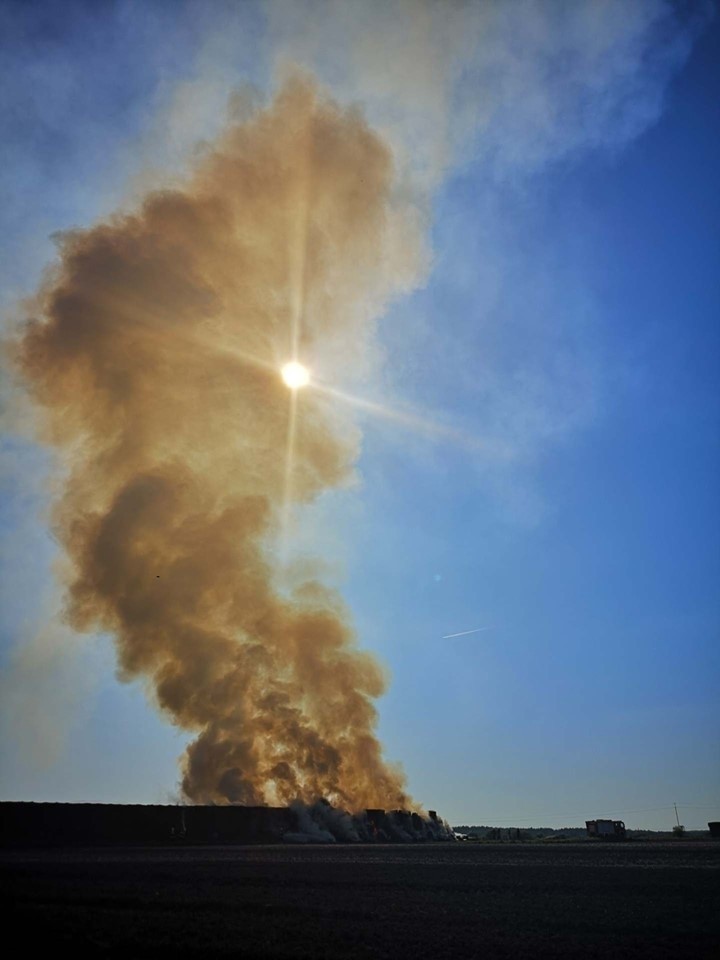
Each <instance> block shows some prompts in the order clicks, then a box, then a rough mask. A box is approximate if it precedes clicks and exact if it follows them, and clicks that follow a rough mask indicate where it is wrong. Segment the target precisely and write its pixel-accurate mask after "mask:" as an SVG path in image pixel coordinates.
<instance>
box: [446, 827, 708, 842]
mask: <svg viewBox="0 0 720 960" xmlns="http://www.w3.org/2000/svg"><path fill="white" fill-rule="evenodd" d="M452 829H453V830H454V831H455V833H456V834H458V835H460V836H462V837H467V839H468V840H496V841H497V840H541V839H556V840H577V839H581V838H585V837H587V830H586V828H585V827H558V828H555V827H490V826H485V825H480V826H477V825H474V826H468V825H467V824H462V825H460V826H457V827H453V828H452ZM627 835H628V837H629V838H634V839H636V840H643V839H645V840H653V839H655V840H662V839H665V838H672V837H673V836H676V834H675V833H674V832H673V830H628V832H627ZM683 836H684V837H687V838H689V839H691V838H695V839H699V838H701V837H708V836H709V831H707V830H685V831H683Z"/></svg>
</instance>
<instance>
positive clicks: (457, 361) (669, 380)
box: [0, 2, 720, 828]
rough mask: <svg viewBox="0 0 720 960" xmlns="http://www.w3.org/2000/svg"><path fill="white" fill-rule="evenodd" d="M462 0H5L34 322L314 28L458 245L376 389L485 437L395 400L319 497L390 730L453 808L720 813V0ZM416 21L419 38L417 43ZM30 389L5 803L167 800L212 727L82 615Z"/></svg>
mask: <svg viewBox="0 0 720 960" xmlns="http://www.w3.org/2000/svg"><path fill="white" fill-rule="evenodd" d="M601 8H603V9H604V11H605V12H604V13H603V14H602V15H600V12H599V11H600V9H601ZM458 9H459V10H460V13H459V14H458V16H457V18H456V21H455V22H453V23H450V25H449V26H447V25H444V24H443V25H441V23H440V21H438V20H437V19H436V17H437V12H436V8H434V7H433V6H432V5H430V6H428V7H427V8H426V7H425V6H424V5H421V4H416V5H412V4H411V5H403V4H398V5H390V6H389V7H388V6H386V5H378V6H377V7H375V6H374V5H373V4H371V3H369V4H367V6H366V7H364V8H363V14H364V15H363V16H359V14H358V12H357V11H358V10H359V7H358V6H357V5H355V6H354V7H353V6H352V5H351V6H344V5H329V6H328V5H320V4H313V3H308V4H304V3H299V4H294V5H291V6H290V7H288V6H287V5H283V4H271V5H269V6H266V5H261V4H258V5H256V4H251V3H243V4H231V3H226V4H225V3H216V4H205V5H200V4H183V5H176V4H163V3H154V4H153V3H151V4H145V5H142V6H140V5H138V4H132V3H108V4H72V3H71V4H67V3H65V4H62V5H60V4H53V3H35V4H14V3H6V4H4V5H3V8H2V13H1V14H0V16H1V17H2V18H3V20H4V24H3V26H4V29H3V30H2V31H1V32H2V35H3V36H4V38H5V39H4V41H3V50H2V57H3V60H4V62H5V64H6V68H7V69H6V72H7V75H8V77H9V78H10V82H9V83H7V84H5V85H3V94H2V120H1V121H0V122H1V123H2V128H3V142H4V147H3V151H4V159H5V161H6V162H5V163H4V164H3V170H4V172H3V174H2V180H1V181H0V185H1V186H2V190H3V194H4V197H5V198H6V199H4V200H3V210H4V214H3V216H4V219H5V223H4V229H3V238H4V239H3V251H2V257H1V258H0V259H1V260H2V262H3V264H4V266H3V276H2V285H3V290H4V295H3V308H4V310H5V311H6V313H7V317H8V319H7V326H8V327H9V328H10V329H12V325H13V323H14V318H15V317H16V316H17V315H18V314H19V313H22V310H21V309H19V308H18V307H17V305H16V304H17V301H18V298H20V297H22V296H26V295H29V294H30V293H32V291H33V289H34V287H35V286H36V284H37V282H38V278H39V276H40V273H41V271H42V269H43V266H44V264H45V263H47V262H48V261H49V259H50V258H51V257H52V256H53V243H52V240H51V239H50V235H51V234H53V233H55V232H56V231H59V230H64V229H68V228H70V227H73V226H85V225H88V224H89V223H92V222H93V221H94V220H96V219H97V218H98V217H101V216H106V215H108V214H109V213H110V212H112V211H113V210H114V209H116V208H117V207H118V206H119V205H121V204H123V203H128V202H131V201H132V198H133V197H135V196H137V195H138V193H140V192H142V190H143V189H144V187H145V185H147V184H156V183H158V182H163V178H166V177H168V176H171V175H172V176H174V175H176V174H177V173H178V171H181V170H182V169H183V165H184V164H185V163H186V162H187V159H186V158H187V156H188V154H189V153H191V151H192V147H193V144H194V143H195V142H196V141H197V140H199V139H202V138H206V137H211V136H212V135H213V134H214V133H215V132H217V130H218V129H220V127H221V126H222V122H223V116H224V104H225V102H226V100H227V96H228V93H229V92H230V91H231V90H232V89H233V88H234V87H237V86H238V84H242V83H250V84H252V85H254V86H255V87H256V88H257V89H258V90H259V91H260V95H261V96H263V95H265V94H266V92H267V91H269V90H272V88H273V85H274V84H275V77H276V69H277V64H278V62H280V61H282V60H283V58H285V59H291V60H295V61H297V62H300V63H301V64H302V65H303V66H304V67H305V68H307V69H310V70H313V71H314V72H316V73H317V74H318V76H319V77H320V80H321V82H323V83H324V84H325V85H326V86H327V87H328V88H329V89H330V92H331V93H332V94H333V95H334V96H336V97H338V99H340V100H343V101H345V100H352V101H353V102H359V103H360V104H361V105H362V106H363V108H364V109H365V111H366V115H367V116H368V119H369V121H370V122H371V123H373V124H374V125H375V126H376V127H378V128H379V129H380V130H381V131H382V132H383V134H384V135H385V136H387V138H388V139H389V141H390V142H391V143H392V144H393V148H394V149H395V151H396V156H397V158H398V168H399V172H400V174H401V175H402V176H403V177H406V178H407V183H408V184H410V187H409V189H412V190H413V191H416V193H417V196H418V198H419V199H418V204H419V208H420V209H421V210H422V212H423V215H424V217H425V222H426V228H427V229H426V236H427V242H428V245H429V249H431V251H432V254H431V266H430V269H429V271H428V273H427V276H426V277H425V278H424V279H422V280H420V281H418V284H417V286H416V289H415V290H413V291H411V292H409V293H408V294H407V296H404V297H402V298H399V299H397V300H396V301H395V302H394V303H392V304H391V305H390V306H389V307H388V309H387V311H386V313H385V316H384V317H383V318H382V320H381V322H380V325H379V331H378V344H377V351H378V354H379V355H380V356H381V357H382V361H381V362H379V363H378V364H377V367H376V370H375V373H374V374H373V376H372V378H371V379H370V380H369V381H368V382H367V383H366V384H364V385H363V384H360V385H355V389H356V391H357V392H362V389H365V390H366V391H367V395H368V396H372V397H377V398H382V399H383V402H386V403H393V404H395V405H400V406H403V407H408V408H412V409H414V410H416V411H421V412H422V415H423V416H425V417H426V418H428V419H431V420H432V421H433V422H436V423H438V424H443V425H446V426H448V427H452V428H457V429H461V430H462V431H463V432H464V433H465V434H466V435H467V436H469V437H472V438H474V439H475V440H478V441H483V443H460V442H457V440H455V439H452V438H451V437H449V436H447V435H443V434H442V432H439V433H433V432H432V431H430V432H419V431H413V430H410V429H404V428H400V427H398V425H397V424H395V423H392V422H385V421H381V420H378V419H377V418H374V417H371V416H365V417H363V418H362V421H361V423H362V427H363V433H364V439H363V448H362V455H361V458H360V460H359V462H358V465H357V472H358V483H357V484H356V485H355V486H354V487H353V488H352V489H349V490H342V491H336V492H333V493H329V494H328V495H327V496H326V497H324V498H322V499H321V502H320V503H319V504H317V505H316V507H313V508H312V509H311V510H310V511H309V513H308V516H307V518H306V519H305V524H304V537H305V540H306V541H307V544H308V545H309V546H308V549H311V550H312V551H313V552H315V553H317V554H319V555H320V556H322V557H323V559H324V560H325V561H326V563H327V570H328V574H327V576H328V579H329V580H331V581H332V582H334V583H336V584H337V585H338V586H339V587H340V589H341V590H342V592H343V594H344V596H345V597H346V599H347V601H348V604H349V605H350V608H351V610H352V614H353V618H354V621H355V625H356V627H357V631H358V635H359V638H360V641H361V643H362V645H363V646H364V647H366V648H367V649H370V650H372V651H373V652H374V653H376V654H377V655H378V656H379V658H380V659H381V660H382V661H383V662H384V663H385V664H386V665H387V666H388V668H389V670H390V673H391V676H392V682H391V685H390V689H389V692H388V693H387V694H386V695H385V697H384V698H383V699H382V700H381V701H380V704H379V710H380V734H381V737H382V739H383V742H384V744H385V748H386V754H387V756H388V757H389V758H390V759H392V760H399V761H400V762H402V764H403V765H404V768H405V770H406V773H407V774H408V778H409V786H410V789H411V792H412V793H413V795H414V796H416V797H417V798H418V799H419V800H420V801H421V802H422V803H424V804H425V805H426V806H428V807H433V808H437V809H438V810H440V811H441V812H442V813H443V815H444V816H446V817H447V818H448V819H450V821H451V822H453V823H461V822H462V823H497V824H507V825H510V824H512V825H522V824H523V823H524V824H526V825H531V824H534V825H548V826H562V825H567V824H581V823H582V822H583V821H584V820H585V819H586V818H590V817H596V816H606V815H608V816H609V815H613V816H615V815H617V816H622V817H623V818H624V819H625V820H626V822H627V823H628V825H629V826H647V827H651V828H666V827H669V826H670V825H671V824H672V822H673V819H672V818H673V817H674V813H673V811H672V803H673V802H674V801H677V802H678V804H679V806H680V811H681V816H682V820H683V822H684V823H685V825H686V826H688V827H702V826H703V825H704V824H705V823H706V821H707V820H708V819H718V818H719V817H720V806H718V804H720V752H719V750H718V743H719V742H720V739H719V738H718V733H719V732H720V711H719V709H718V700H717V689H718V680H719V679H720V677H719V674H720V671H719V669H718V667H719V663H718V661H719V659H720V655H719V654H718V639H719V637H718V634H719V629H718V628H719V626H720V615H719V614H720V610H719V607H720V602H719V597H718V586H717V585H718V583H720V449H719V445H718V441H719V438H720V430H719V429H718V428H719V426H720V395H719V391H718V366H719V365H720V343H719V342H718V340H719V338H720V332H719V327H718V316H719V315H720V309H719V308H720V280H719V279H718V278H719V277H720V270H719V269H718V267H719V266H720V263H719V259H720V258H719V253H720V226H719V224H720V216H719V214H720V210H719V209H718V208H719V206H720V194H719V192H718V188H717V176H716V173H715V171H716V170H717V169H718V168H719V167H720V137H718V115H717V103H718V94H719V93H720V90H719V89H718V88H719V87H720V70H719V69H718V63H720V57H719V56H718V54H719V53H720V24H719V22H718V17H717V15H716V11H715V9H714V7H712V6H708V7H700V6H698V7H697V8H696V7H695V6H693V8H692V10H690V11H689V10H688V8H686V7H684V6H682V5H677V6H672V5H671V6H668V5H665V4H662V3H654V2H653V3H650V2H648V3H641V2H639V3H638V4H637V5H636V7H634V8H633V12H632V13H631V14H628V15H627V16H626V15H623V13H622V9H621V5H613V4H606V5H599V4H597V3H592V2H589V3H586V4H584V5H583V4H580V5H577V6H576V7H574V10H575V11H576V12H571V9H570V7H564V6H562V5H557V6H552V7H551V6H550V5H544V4H531V5H529V6H525V7H523V9H522V10H521V8H520V5H517V4H505V5H502V6H500V5H497V4H475V5H469V7H468V8H458ZM299 10H301V11H302V14H303V17H302V24H303V25H302V29H301V30H296V28H295V26H294V22H293V18H294V17H297V16H301V14H300V13H298V11H299ZM388 11H389V12H388ZM433 11H435V12H433ZM478 11H479V12H478ZM577 11H580V12H577ZM421 14H422V15H423V16H421ZM691 14H692V15H691ZM425 15H426V16H425ZM477 17H479V18H480V21H479V27H478V24H477V23H476V18H477ZM633 18H634V19H633ZM441 27H442V28H441ZM411 28H412V29H411ZM416 28H417V29H416ZM393 30H396V31H397V34H393ZM473 30H476V31H477V32H476V33H473ZM381 36H387V37H389V39H388V40H387V42H388V43H394V42H395V41H396V40H397V37H398V36H403V37H406V36H410V37H411V41H408V43H407V45H406V46H402V45H400V46H398V45H396V46H394V47H393V50H395V51H396V53H397V63H399V65H400V67H401V68H402V69H400V70H398V71H396V70H395V69H394V67H393V64H392V63H389V64H386V65H384V66H383V63H384V59H387V58H384V59H383V56H382V43H380V40H379V39H378V38H380V37H381ZM467 37H473V38H474V39H473V41H472V42H470V41H469V40H467V39H466V38H467ZM374 39H377V42H378V43H379V44H380V51H381V52H380V53H377V52H375V45H374V44H373V40H374ZM330 40H333V41H336V42H335V43H331V42H329V41H330ZM413 44H417V49H418V50H420V51H421V52H422V54H423V57H421V58H420V61H419V62H420V64H421V66H415V64H416V63H417V62H418V53H417V50H416V49H415V48H414V46H413ZM343 51H344V52H345V54H346V56H344V55H343ZM379 64H380V65H379ZM411 68H412V69H411ZM383 70H385V71H386V72H385V73H383ZM413 70H415V71H417V72H416V73H413ZM408 78H410V79H408ZM410 81H412V82H410ZM6 396H7V400H8V411H9V412H8V414H7V415H6V423H7V435H8V439H7V443H6V453H5V458H4V464H3V470H2V480H3V491H4V494H5V497H4V504H3V512H2V523H3V529H4V532H5V536H4V538H3V539H4V547H3V571H4V576H3V580H4V588H3V610H4V620H3V627H2V635H1V636H2V645H3V646H2V656H3V665H4V674H5V676H4V679H3V687H2V693H3V724H2V731H1V732H0V737H1V740H0V787H1V789H2V796H3V799H26V800H98V801H106V802H107V801H111V800H118V801H127V802H131V801H136V802H163V801H165V800H167V799H168V798H169V797H171V796H172V795H173V792H174V790H175V787H176V780H177V769H176V758H177V756H178V754H179V753H180V752H181V750H182V747H183V744H184V738H183V736H182V735H181V734H180V733H178V732H177V731H175V730H174V729H172V728H171V727H169V725H167V724H166V723H165V722H164V721H163V720H162V719H161V718H160V717H159V716H157V715H156V714H155V713H154V712H153V710H152V709H151V708H150V707H148V706H147V705H146V702H145V697H144V693H143V690H142V689H141V688H140V686H139V685H137V684H135V685H123V684H120V683H118V682H117V680H116V679H115V677H114V663H113V651H112V645H111V642H110V640H109V639H108V638H87V637H86V638H74V637H72V636H71V635H70V634H69V632H68V631H67V630H65V628H61V627H58V626H57V619H58V618H57V609H58V603H59V601H58V598H57V589H56V587H55V586H54V580H53V574H52V569H51V567H52V562H53V556H54V554H55V551H56V548H55V546H54V545H53V543H52V541H51V539H50V538H49V536H48V534H47V532H46V521H45V514H44V510H45V508H46V504H47V502H48V495H47V492H46V490H47V484H48V483H50V482H51V481H52V477H53V469H54V468H53V466H52V462H51V461H50V459H49V457H48V455H47V453H45V452H44V451H43V450H41V449H40V448H38V447H36V446H35V445H34V444H33V443H32V442H31V441H30V440H28V439H27V438H26V434H25V435H23V432H22V429H21V428H22V425H23V423H24V420H23V417H22V414H21V412H19V411H18V409H17V407H18V405H17V403H16V400H15V397H14V395H13V390H12V389H10V388H9V389H8V390H6ZM483 444H485V445H483ZM498 451H501V452H498ZM478 627H489V628H490V629H487V630H483V631H482V632H479V633H474V634H470V635H466V636H463V637H456V638H452V639H442V638H443V637H444V636H446V635H447V634H450V633H455V632H461V631H465V630H471V629H474V628H478ZM28 704H31V708H28Z"/></svg>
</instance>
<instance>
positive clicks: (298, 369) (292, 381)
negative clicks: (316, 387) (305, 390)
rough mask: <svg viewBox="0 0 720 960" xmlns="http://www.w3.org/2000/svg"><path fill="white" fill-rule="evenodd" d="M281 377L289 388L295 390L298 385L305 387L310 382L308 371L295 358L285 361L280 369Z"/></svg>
mask: <svg viewBox="0 0 720 960" xmlns="http://www.w3.org/2000/svg"><path fill="white" fill-rule="evenodd" d="M280 373H281V374H282V378H283V380H284V381H285V383H286V384H287V386H288V387H290V389H291V390H297V389H298V388H299V387H305V386H307V385H308V383H309V382H310V371H309V370H308V368H307V367H304V366H303V365H302V364H301V363H298V362H297V360H291V361H290V363H286V364H285V366H284V367H283V368H282V370H281V371H280Z"/></svg>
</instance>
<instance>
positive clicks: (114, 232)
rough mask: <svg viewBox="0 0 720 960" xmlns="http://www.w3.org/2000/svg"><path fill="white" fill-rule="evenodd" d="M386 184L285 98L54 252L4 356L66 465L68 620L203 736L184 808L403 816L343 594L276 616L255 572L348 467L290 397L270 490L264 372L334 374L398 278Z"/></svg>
mask: <svg viewBox="0 0 720 960" xmlns="http://www.w3.org/2000/svg"><path fill="white" fill-rule="evenodd" d="M392 176H393V169H392V158H391V156H390V153H389V151H388V149H387V148H386V147H385V146H384V145H383V143H382V142H381V141H380V140H379V139H378V137H377V136H375V135H374V134H373V133H372V131H370V130H369V129H368V127H367V126H366V124H365V122H364V120H363V118H362V117H361V116H360V114H359V113H358V112H357V111H355V110H346V111H344V110H341V109H340V108H339V107H338V106H337V105H335V104H333V103H332V102H329V101H327V100H324V99H322V98H321V97H320V96H319V95H318V93H317V91H316V90H315V89H314V87H313V85H312V84H311V83H310V82H308V81H307V80H302V79H297V78H296V79H294V80H293V81H291V82H290V83H288V84H287V85H286V86H285V88H284V89H283V90H282V91H281V93H280V94H279V96H278V97H277V99H276V100H275V102H274V103H273V104H272V105H271V106H270V107H269V108H268V109H266V110H263V111H260V112H258V113H256V114H255V115H254V116H252V117H251V118H250V119H249V120H247V121H246V122H244V123H242V124H240V125H237V126H234V127H232V128H231V129H229V130H228V131H226V133H225V134H224V135H223V136H222V138H221V139H220V140H219V142H218V143H216V144H215V145H214V146H213V147H212V149H208V150H207V151H206V153H205V155H204V157H203V159H202V160H201V161H200V162H199V165H198V168H197V169H196V171H195V172H194V174H193V175H192V177H191V178H190V179H189V180H188V182H187V183H186V184H185V185H183V186H182V187H180V188H177V189H172V190H167V191H159V192H153V193H151V194H149V195H148V196H147V197H146V198H145V199H144V201H143V203H142V205H141V206H140V208H139V210H138V211H137V212H134V213H132V214H124V215H118V216H116V217H115V218H113V219H111V220H109V221H108V222H105V223H101V224H99V225H97V226H95V227H93V228H92V229H89V230H85V231H77V232H73V233H71V234H68V235H66V236H65V237H64V238H63V239H62V241H61V262H60V264H59V266H58V268H57V269H56V271H55V273H54V274H53V276H52V278H51V279H50V280H49V281H48V282H47V284H46V286H45V288H44V289H43V290H42V291H41V293H40V299H39V302H40V303H41V308H40V311H39V316H40V319H37V320H33V321H31V322H30V323H29V324H28V327H27V329H26V331H25V333H24V336H23V339H22V341H21V343H20V344H19V349H18V363H19V366H20V369H21V371H22V374H23V376H24V378H25V380H26V382H27V385H28V388H29V390H30V393H31V395H32V397H33V398H34V400H35V401H36V403H37V404H38V405H39V406H40V407H41V408H42V414H43V418H42V422H43V425H44V430H45V437H46V439H48V440H49V442H51V443H53V444H54V445H55V446H56V447H57V448H58V449H59V450H60V451H61V453H62V455H63V457H64V458H65V460H66V462H67V465H68V475H67V482H66V485H65V488H64V491H63V494H62V497H61V498H60V499H59V501H58V503H57V507H56V512H55V529H56V534H57V536H58V538H59V540H60V541H61V543H62V544H63V546H64V548H65V551H66V553H67V556H68V559H69V561H70V564H69V569H70V571H71V572H70V575H69V584H68V617H69V620H70V623H71V624H72V625H73V626H74V627H75V628H77V629H80V630H91V629H92V630H101V631H108V632H111V633H112V634H113V635H114V636H115V638H116V641H117V656H118V662H119V667H120V672H121V675H122V677H123V678H125V679H131V678H136V677H143V678H147V679H149V680H150V681H151V689H152V691H153V694H154V697H155V698H156V700H157V703H158V704H159V706H160V708H161V709H162V710H163V711H164V712H165V713H166V714H167V715H168V716H169V717H170V718H171V719H172V721H173V723H175V724H177V725H178V726H179V727H182V728H183V729H186V730H189V731H193V732H196V733H197V738H196V739H195V740H194V742H192V743H191V745H190V746H189V747H188V749H187V753H186V755H185V756H184V758H183V779H182V789H183V792H184V794H185V796H186V797H187V798H188V799H190V800H192V801H194V802H197V803H249V804H251V803H288V802H290V801H292V800H296V799H300V800H304V801H312V800H314V799H315V798H317V797H320V796H322V797H326V798H328V799H330V800H331V801H334V802H337V803H340V804H342V805H343V806H345V807H347V808H349V809H354V810H356V809H360V808H362V807H398V806H406V805H407V804H408V797H407V796H406V794H405V793H404V790H403V777H402V775H401V773H400V772H399V771H398V770H397V769H395V768H394V767H392V766H390V765H388V764H387V763H386V762H385V761H384V760H383V758H382V750H381V745H380V743H379V742H378V740H377V738H376V736H375V732H374V729H375V725H376V719H377V714H376V709H375V706H374V703H373V700H374V699H375V698H376V697H378V696H379V695H380V694H381V693H382V692H383V689H384V685H385V681H384V678H383V674H382V671H381V670H380V668H379V666H378V665H377V663H376V662H375V661H374V660H373V658H372V657H371V656H370V655H368V654H367V653H364V652H362V651H361V650H359V649H358V648H357V646H356V644H355V639H354V636H353V632H352V629H351V627H350V626H349V625H348V622H347V619H346V617H345V615H344V612H343V608H342V603H341V601H340V600H339V598H338V597H337V596H336V595H334V594H333V593H332V592H331V591H329V590H327V589H326V588H324V587H322V586H321V585H320V584H318V583H306V584H304V585H303V586H302V587H301V588H299V589H297V590H296V591H295V592H294V593H293V594H292V595H291V596H287V595H285V594H283V593H282V592H281V591H279V589H278V587H277V585H276V583H275V574H274V560H273V557H274V547H273V545H274V544H275V543H277V540H278V537H279V534H280V525H281V520H282V517H283V509H284V508H283V502H284V499H285V497H286V496H287V493H288V491H290V492H291V495H292V497H293V498H294V500H295V501H297V502H299V503H308V502H311V501H312V500H313V499H314V498H316V497H317V496H318V495H319V494H320V493H321V492H322V491H323V490H325V489H327V488H329V487H332V486H335V485H338V484H340V483H342V482H343V481H344V480H346V479H347V477H348V475H349V473H350V471H351V468H352V464H353V462H354V459H355V458H356V456H357V437H356V436H355V434H354V433H353V431H352V430H350V431H348V430H347V428H344V429H343V428H341V423H340V422H339V421H338V418H337V416H336V415H335V412H334V411H333V410H332V409H331V407H330V406H329V405H328V401H327V399H326V398H323V396H322V394H320V393H319V392H317V391H314V390H313V389H312V388H308V389H306V390H305V391H303V392H302V394H301V395H299V396H298V398H297V424H296V435H295V441H294V461H293V469H292V478H291V483H288V478H287V475H286V450H287V444H288V430H289V412H290V400H289V397H290V395H289V392H288V390H287V388H286V387H285V385H284V384H283V383H282V381H281V379H280V377H279V374H278V369H279V366H280V364H281V363H282V362H283V361H285V360H287V359H289V357H290V355H291V353H292V351H293V349H294V341H295V342H296V344H297V346H298V349H299V355H300V357H301V358H302V359H306V358H308V359H309V361H310V365H311V366H312V365H313V363H312V360H313V358H314V357H315V356H318V357H319V356H321V355H326V356H327V355H329V356H334V357H335V358H336V359H337V357H338V356H345V357H346V362H347V363H350V358H351V355H352V350H353V346H352V345H353V343H357V345H358V349H359V350H362V345H363V343H364V342H365V341H366V340H367V338H368V331H371V328H372V322H373V317H374V316H375V315H376V314H377V312H378V310H379V309H380V308H381V306H382V304H383V302H384V301H386V300H387V298H388V297H389V296H391V295H392V294H393V293H394V292H397V291H398V290H399V289H401V288H402V287H403V286H404V285H406V284H407V283H408V282H410V280H411V278H412V271H413V270H414V269H415V265H416V262H417V261H416V248H412V249H411V247H412V244H409V243H406V242H401V239H400V238H401V237H402V236H403V229H404V228H403V223H405V221H404V220H403V217H402V214H401V213H399V212H398V210H397V209H396V208H395V206H394V201H393V195H392ZM405 232H406V234H407V233H408V231H407V230H406V231H405ZM295 328H299V336H296V335H295V334H294V333H293V330H294V329H295Z"/></svg>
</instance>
